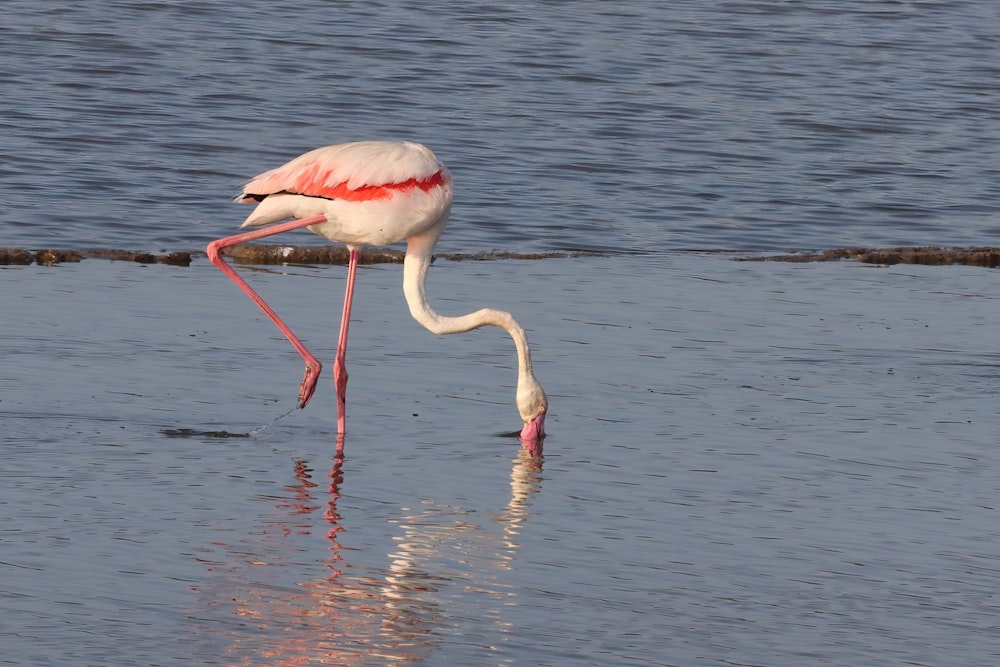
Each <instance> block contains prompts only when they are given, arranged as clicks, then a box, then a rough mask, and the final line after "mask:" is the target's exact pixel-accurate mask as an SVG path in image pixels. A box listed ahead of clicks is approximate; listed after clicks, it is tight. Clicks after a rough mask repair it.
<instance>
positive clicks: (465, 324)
mask: <svg viewBox="0 0 1000 667" xmlns="http://www.w3.org/2000/svg"><path fill="white" fill-rule="evenodd" d="M439 233H440V232H439V231H437V230H431V231H430V232H427V233H425V234H418V235H416V236H412V237H410V238H409V239H408V241H407V247H406V258H405V259H404V260H403V293H404V294H405V295H406V303H407V304H408V305H409V306H410V314H411V315H412V316H413V319H415V320H416V321H417V322H420V324H422V325H423V326H424V327H425V328H426V329H427V330H428V331H431V332H432V333H436V334H453V333H462V332H465V331H471V330H472V329H478V328H479V327H484V326H495V327H500V328H501V329H504V330H505V331H506V332H507V333H509V334H510V337H511V338H513V339H514V347H516V348H517V367H518V383H519V384H520V383H521V382H522V381H524V380H528V381H529V382H531V383H533V384H537V383H536V382H535V380H534V376H533V375H532V371H531V351H530V350H529V349H528V337H527V335H526V334H525V333H524V329H523V328H522V327H521V325H520V324H518V323H517V320H515V319H514V317H513V316H512V315H511V314H510V313H506V312H504V311H502V310H494V309H492V308H483V309H482V310H477V311H475V312H474V313H469V314H468V315H462V316H461V317H446V316H444V315H439V314H438V313H436V312H435V311H434V309H433V308H431V307H430V304H428V303H427V292H426V290H425V285H426V282H427V269H428V268H429V267H430V265H431V256H432V254H433V252H434V246H435V245H436V243H437V239H438V235H439Z"/></svg>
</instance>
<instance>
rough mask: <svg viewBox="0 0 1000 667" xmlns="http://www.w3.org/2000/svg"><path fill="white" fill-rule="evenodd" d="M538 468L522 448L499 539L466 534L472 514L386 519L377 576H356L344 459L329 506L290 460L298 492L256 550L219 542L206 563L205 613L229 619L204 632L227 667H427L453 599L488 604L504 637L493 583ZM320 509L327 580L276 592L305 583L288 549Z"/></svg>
mask: <svg viewBox="0 0 1000 667" xmlns="http://www.w3.org/2000/svg"><path fill="white" fill-rule="evenodd" d="M541 463H542V460H541V456H540V452H538V451H529V450H527V449H522V450H521V451H520V453H519V455H518V457H517V458H516V459H515V460H514V461H513V468H512V470H511V477H510V487H511V499H510V501H509V502H508V503H507V505H506V507H505V508H504V509H503V510H501V511H500V512H499V513H497V514H496V515H495V516H494V519H495V520H496V521H497V523H498V524H499V525H500V527H501V529H502V533H501V534H500V535H497V534H496V533H492V532H490V531H489V530H488V527H487V528H484V527H482V526H479V525H476V524H475V523H472V522H471V521H470V520H469V512H468V511H467V510H464V509H462V508H457V507H451V506H445V505H440V504H436V503H434V502H432V501H429V500H425V501H422V503H421V506H420V507H418V508H417V509H413V510H408V509H404V510H403V511H404V514H403V516H401V517H400V518H398V519H393V520H390V523H391V524H395V526H397V530H398V534H397V535H395V536H394V537H393V540H394V541H395V542H396V545H395V548H394V550H393V551H392V552H391V553H389V554H388V559H389V561H388V565H387V567H386V569H385V571H384V573H383V574H382V575H381V576H362V575H359V574H355V572H356V571H357V569H358V568H356V567H355V568H352V566H351V565H350V564H347V563H345V562H344V559H343V553H342V552H343V550H344V547H343V545H342V544H341V541H340V540H341V538H342V537H343V532H344V527H343V526H342V525H341V520H342V518H341V515H340V514H339V512H338V510H337V501H338V500H339V499H340V493H341V485H342V484H343V480H344V475H343V471H342V464H343V459H342V457H339V456H338V457H336V458H335V459H334V462H333V467H332V470H331V471H330V473H329V475H328V478H329V481H330V483H329V486H328V488H327V495H328V497H326V498H323V497H321V494H322V492H321V491H320V490H319V486H318V484H317V483H316V482H314V481H313V479H312V470H311V469H310V468H309V466H308V464H307V463H306V462H305V461H297V462H296V463H295V469H294V473H295V480H296V481H295V483H293V484H291V485H289V486H286V487H285V488H284V491H285V495H282V496H280V497H278V496H276V497H274V498H272V501H273V502H274V505H275V507H276V508H277V509H278V510H279V511H280V517H279V520H278V521H273V522H271V523H268V524H266V526H265V527H264V529H263V530H261V531H259V532H254V533H253V534H252V535H251V537H252V538H253V542H254V546H253V547H251V546H249V545H248V543H249V542H250V541H251V540H250V539H248V538H244V539H243V540H241V541H240V542H239V543H236V544H229V543H223V542H216V543H214V544H215V545H216V546H219V547H221V548H223V549H224V550H225V554H226V559H225V560H224V562H215V563H212V564H213V567H212V568H211V570H212V571H213V572H214V573H216V575H217V579H215V580H213V581H212V582H211V583H212V584H213V586H212V589H209V588H207V587H199V588H198V591H199V593H200V594H201V596H202V598H203V599H202V600H201V602H202V607H203V608H205V607H207V608H208V609H209V610H215V611H216V612H223V613H224V612H225V610H227V609H229V610H230V611H231V614H232V615H231V616H230V619H231V620H230V621H229V622H226V621H225V620H222V621H219V619H214V620H216V621H217V622H215V623H211V624H207V627H208V628H210V629H211V630H212V631H213V632H214V633H215V634H216V635H218V634H220V633H221V635H222V636H224V637H225V641H226V643H227V644H229V653H230V655H231V656H232V658H233V659H234V662H233V663H232V664H244V665H252V664H268V665H305V664H314V665H352V664H359V663H363V662H365V661H366V660H369V659H371V658H378V659H381V660H384V661H386V662H392V663H415V662H423V661H424V660H425V659H427V658H428V656H430V655H431V654H432V653H433V651H434V649H435V648H436V646H437V645H438V644H439V643H440V642H441V641H442V636H444V635H445V633H444V632H443V629H445V628H446V627H447V625H448V618H449V616H448V613H449V611H450V610H451V609H452V606H453V605H451V604H449V600H452V599H454V598H455V596H456V595H458V596H465V595H473V596H487V598H488V599H487V600H486V601H485V603H483V602H477V603H475V607H476V608H482V609H483V610H484V611H483V612H482V613H484V614H485V616H486V617H487V618H489V619H490V620H491V622H493V623H495V624H498V625H499V626H500V627H501V628H502V631H503V630H505V626H506V625H508V624H506V623H504V622H503V620H502V618H501V611H502V609H503V608H509V607H510V606H512V605H515V604H516V601H515V600H514V594H513V592H511V591H510V590H509V589H507V588H506V587H505V586H504V585H503V584H501V583H500V582H498V581H497V572H498V571H504V570H510V569H511V568H512V567H513V563H514V558H515V554H516V551H517V549H518V548H519V539H520V535H521V531H522V529H523V527H524V525H525V522H526V521H527V519H528V517H529V512H528V507H529V505H530V497H531V496H532V495H533V494H535V493H537V492H538V491H539V489H540V484H541V474H540V473H541ZM320 510H321V511H322V517H323V520H324V523H326V524H327V526H328V529H327V531H326V535H325V537H326V539H327V540H328V541H329V544H328V548H329V554H330V555H329V557H328V558H327V559H325V560H324V565H325V566H326V567H327V568H328V573H327V575H326V576H323V577H320V578H314V579H310V580H307V581H301V582H299V583H295V584H284V583H282V581H281V578H282V577H287V576H291V577H293V578H294V577H295V576H296V572H297V571H298V572H300V576H301V571H302V570H306V569H309V568H310V566H312V565H314V562H315V561H312V562H310V561H309V560H305V562H297V560H296V557H297V556H301V557H302V558H303V559H308V553H307V550H304V549H301V548H299V549H296V548H295V546H294V544H293V542H291V540H294V538H295V537H296V536H308V535H310V534H312V533H313V532H314V526H313V524H312V521H313V520H315V517H316V514H317V512H318V511H320ZM262 553H263V554H267V555H266V556H262V555H261V554H262ZM355 553H356V552H355ZM206 562H209V561H206ZM463 604H468V601H466V602H464V603H463ZM200 629H201V628H200Z"/></svg>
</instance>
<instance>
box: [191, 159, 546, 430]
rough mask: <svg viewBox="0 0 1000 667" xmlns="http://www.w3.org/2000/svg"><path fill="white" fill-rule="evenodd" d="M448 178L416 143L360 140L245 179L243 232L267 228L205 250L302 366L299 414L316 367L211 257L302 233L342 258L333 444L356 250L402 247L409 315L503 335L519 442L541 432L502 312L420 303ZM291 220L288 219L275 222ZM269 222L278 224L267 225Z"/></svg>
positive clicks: (526, 356)
mask: <svg viewBox="0 0 1000 667" xmlns="http://www.w3.org/2000/svg"><path fill="white" fill-rule="evenodd" d="M451 200H452V177H451V173H450V172H449V171H448V169H447V168H446V167H445V166H444V165H443V164H441V162H439V161H438V159H437V157H435V155H434V153H432V152H431V151H430V150H429V149H428V148H426V147H425V146H422V145H420V144H415V143H410V142H395V141H361V142H355V143H347V144H338V145H335V146H326V147H323V148H317V149H315V150H312V151H309V152H308V153H305V154H303V155H300V156H299V157H297V158H295V159H294V160H291V161H290V162H288V163H286V164H285V165H283V166H281V167H278V168H277V169H272V170H270V171H266V172H264V173H263V174H260V175H259V176H257V177H256V178H253V179H251V180H250V181H249V182H248V183H247V184H246V185H245V186H244V187H243V191H242V192H241V193H240V194H239V196H237V197H236V201H238V202H243V203H256V204H257V206H256V208H255V209H254V210H253V213H251V214H250V215H249V216H248V217H247V219H246V220H244V221H243V224H242V225H240V227H241V228H243V227H256V226H260V225H269V224H270V225H271V226H270V227H265V228H262V229H258V230H254V231H249V232H245V233H241V234H236V235H235V236H229V237H226V238H222V239H218V240H216V241H212V242H211V243H209V244H208V248H207V253H208V258H209V259H210V260H211V261H212V263H213V264H215V265H216V266H217V267H218V268H219V269H220V270H221V271H222V272H223V273H225V274H226V275H227V276H228V277H229V278H230V279H231V280H232V281H233V282H234V283H236V284H237V286H239V287H240V289H242V290H243V291H244V292H245V293H246V294H247V296H249V297H250V298H251V299H253V300H254V302H256V303H257V305H258V306H260V308H261V310H263V311H264V313H265V314H267V316H268V317H269V318H270V319H271V320H272V321H273V322H274V323H275V324H276V325H277V326H278V328H279V329H280V330H281V331H282V333H284V335H285V336H286V337H287V338H288V340H289V341H290V342H291V344H292V345H293V346H294V347H295V349H296V350H298V352H299V354H300V355H301V356H302V359H303V360H304V361H305V364H306V369H305V374H304V375H303V377H302V383H301V385H300V386H299V395H298V405H299V407H300V408H304V407H305V406H306V403H308V402H309V399H310V398H311V397H312V395H313V392H314V391H315V389H316V382H317V380H318V378H319V374H320V371H321V369H322V365H321V364H320V362H319V360H318V359H317V358H316V357H315V356H314V355H313V354H312V353H311V352H310V351H309V350H308V349H307V348H306V346H305V345H304V344H303V343H302V341H301V340H299V338H298V337H297V336H296V335H295V334H294V333H293V332H292V330H291V328H289V327H288V325H287V324H285V323H284V322H283V321H282V319H281V318H280V317H278V314H277V313H276V312H275V311H274V310H273V309H272V308H271V307H270V306H269V305H268V304H267V303H266V302H265V301H264V299H263V298H262V297H261V296H260V295H259V294H258V293H257V292H255V291H254V290H253V288H251V287H250V285H249V284H247V282H246V281H245V280H243V279H242V278H241V277H240V276H239V275H238V274H237V273H236V272H235V271H234V270H233V268H232V267H231V266H229V264H228V263H226V261H225V260H223V259H222V257H221V256H220V254H219V253H220V251H221V250H222V249H223V248H227V247H229V246H233V245H236V244H238V243H243V242H246V241H254V240H257V239H260V238H264V237H267V236H273V235H274V234H281V233H283V232H287V231H291V230H293V229H300V228H302V227H305V228H307V229H308V230H309V231H311V232H313V233H314V234H318V235H319V236H322V237H324V238H326V239H328V240H330V241H334V242H337V243H343V244H345V245H346V246H347V249H348V251H349V263H348V270H347V289H346V293H345V296H344V310H343V314H342V316H341V322H340V336H339V338H338V341H337V353H336V357H335V359H334V366H333V377H334V385H335V387H336V392H337V433H338V443H341V444H342V443H343V437H344V434H345V432H346V398H345V396H346V391H347V369H346V350H347V332H348V328H349V326H350V320H351V304H352V302H353V300H354V281H355V275H356V273H357V268H358V251H359V250H360V249H361V248H362V247H363V246H365V245H367V244H372V245H386V244H389V243H396V242H398V241H402V240H404V239H405V240H406V243H407V247H406V257H405V259H404V261H403V293H404V295H405V296H406V302H407V304H408V305H409V308H410V314H411V315H412V316H413V318H414V319H415V320H416V321H417V322H419V323H420V324H422V325H423V326H424V327H425V328H427V329H428V330H429V331H431V332H432V333H435V334H453V333H462V332H465V331H471V330H472V329H478V328H479V327H483V326H496V327H500V328H502V329H504V330H506V331H507V333H508V334H510V336H511V338H512V339H513V340H514V347H515V348H516V349H517V366H518V371H517V390H516V394H515V402H516V404H517V409H518V412H519V413H520V415H521V420H522V421H523V422H524V426H523V428H522V429H521V433H520V438H521V440H522V442H524V443H526V444H533V443H537V442H540V440H541V439H542V438H543V437H544V435H545V414H546V411H547V410H548V399H547V398H546V396H545V392H544V391H543V390H542V387H541V385H540V384H539V383H538V380H536V379H535V375H534V372H533V371H532V366H531V350H530V349H529V347H528V338H527V335H526V334H525V332H524V329H523V328H522V327H521V325H520V324H518V322H517V320H515V319H514V317H513V316H512V315H511V314H510V313H507V312H503V311H500V310H493V309H491V308H484V309H482V310H477V311H475V312H473V313H469V314H468V315H463V316H461V317H446V316H444V315H439V314H438V313H436V312H434V310H433V309H432V308H431V307H430V305H429V304H428V303H427V293H426V290H425V284H426V281H427V269H428V268H429V267H430V264H431V255H432V253H433V251H434V246H435V245H436V244H437V240H438V238H439V237H440V236H441V232H442V231H444V227H445V224H446V222H447V220H448V214H449V212H450V210H451ZM288 218H294V219H293V220H291V221H288V222H281V221H283V220H287V219H288ZM272 223H279V224H272Z"/></svg>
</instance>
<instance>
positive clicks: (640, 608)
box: [0, 254, 1000, 665]
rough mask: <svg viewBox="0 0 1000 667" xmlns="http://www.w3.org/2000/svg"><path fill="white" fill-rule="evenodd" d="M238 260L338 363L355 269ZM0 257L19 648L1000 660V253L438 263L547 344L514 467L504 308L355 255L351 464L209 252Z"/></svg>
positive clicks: (540, 658) (66, 658)
mask: <svg viewBox="0 0 1000 667" xmlns="http://www.w3.org/2000/svg"><path fill="white" fill-rule="evenodd" d="M242 270H243V271H244V272H247V273H249V274H251V275H250V280H251V281H252V282H253V283H254V285H256V286H258V287H260V289H261V291H262V292H263V293H264V295H265V296H266V297H267V298H269V299H270V300H271V301H272V303H273V304H274V305H275V306H276V307H277V308H278V310H279V312H281V313H282V314H283V315H285V316H287V319H288V320H289V322H290V323H292V325H293V326H294V327H295V328H296V330H297V331H298V332H299V333H300V334H302V335H303V337H304V338H305V339H306V341H307V342H308V343H309V344H310V345H311V346H313V347H314V348H315V350H316V351H317V352H319V353H320V356H321V357H322V358H323V359H330V358H331V357H332V344H333V340H334V331H333V328H334V327H335V326H336V324H337V321H336V318H337V317H338V316H339V300H340V296H341V295H340V292H341V288H342V286H343V277H344V271H343V268H342V267H324V268H284V269H272V270H266V271H263V270H262V271H252V270H250V269H246V268H244V269H242ZM0 278H2V281H3V284H4V287H5V288H4V289H3V290H0V307H2V309H3V312H5V313H8V314H9V315H10V314H16V317H8V319H7V320H6V323H5V326H4V327H3V330H2V331H0V356H2V359H3V367H4V369H5V372H4V373H3V376H2V378H0V419H2V421H3V424H4V429H3V435H2V436H0V447H2V449H3V452H4V456H3V458H2V462H0V474H2V477H3V479H2V482H0V514H2V521H3V526H4V527H3V531H2V532H0V541H2V547H0V553H2V554H3V556H2V558H0V561H2V564H0V596H2V599H3V609H4V615H3V622H2V626H0V644H2V645H3V648H4V651H3V653H4V658H3V660H5V661H7V662H10V663H12V664H22V665H43V664H52V663H54V662H61V663H72V664H79V665H104V664H157V665H181V664H205V665H211V664H227V665H229V664H248V665H273V664H291V663H296V664H338V665H341V664H361V665H381V664H388V663H395V662H418V663H424V664H433V665H467V664H532V665H608V664H622V665H626V664H627V665H695V664H697V665H731V664H749V665H765V664H766V665H801V664H803V663H805V662H808V663H810V664H841V665H857V664H873V663H876V662H877V663H879V664H918V665H939V664H962V665H993V664H996V662H997V660H998V657H1000V639H998V637H1000V633H997V630H998V626H997V620H996V619H997V618H998V613H1000V609H998V606H997V601H996V596H995V591H996V589H997V585H998V578H1000V555H998V554H997V551H996V548H995V544H996V542H997V538H998V530H997V522H996V516H995V515H996V505H995V498H996V495H997V490H998V488H997V487H998V484H997V479H998V470H1000V457H998V454H997V448H996V424H997V419H998V408H997V401H996V398H997V396H996V388H995V375H996V367H997V365H998V364H1000V350H998V348H997V346H996V336H995V331H996V330H997V327H998V325H1000V322H998V320H1000V315H998V309H997V308H995V307H994V304H995V300H996V297H995V294H996V293H997V292H998V289H997V288H998V285H997V282H998V281H1000V273H997V272H995V271H990V270H984V269H976V268H965V267H915V266H897V267H892V268H880V267H872V266H865V265H860V264H854V263H831V264H801V265H799V264H796V265H790V264H780V263H742V262H733V261H731V260H730V258H729V257H728V256H726V255H720V254H709V255H705V254H670V255H665V256H659V257H639V258H633V259H631V260H630V261H628V262H623V261H622V260H621V259H618V258H572V259H562V260H554V259H552V260H543V261H534V262H521V261H508V262H488V263H474V262H438V263H436V264H435V265H434V267H433V269H432V271H431V279H430V280H431V282H430V288H429V293H430V296H431V299H432V302H433V303H435V304H436V305H437V307H438V308H439V310H441V311H442V312H445V313H450V314H457V313H460V312H465V311H467V310H471V309H473V308H474V307H478V306H480V305H482V304H487V303H489V304H492V305H494V306H497V307H502V308H508V309H510V310H512V311H514V312H515V313H516V314H517V316H518V317H519V318H520V319H521V321H522V322H523V323H524V324H525V326H526V327H527V328H528V330H529V335H530V337H531V342H532V344H533V346H534V348H535V356H536V364H537V371H538V374H539V378H540V380H541V381H542V382H543V383H544V385H545V387H546V389H547V391H548V392H549V395H550V397H551V401H552V414H551V417H550V420H549V424H548V426H549V431H550V436H549V438H548V439H547V440H546V443H545V448H544V453H543V457H542V458H538V459H532V458H530V457H528V456H526V455H525V454H524V453H522V452H521V450H520V447H519V445H518V443H517V441H516V439H515V438H513V437H510V436H509V435H504V434H505V433H507V432H509V431H511V430H512V429H514V428H516V427H517V421H518V420H517V415H516V411H515V410H514V407H513V400H512V383H513V379H514V378H513V371H512V369H511V364H512V363H513V361H514V359H513V353H512V350H511V345H510V343H509V341H508V340H507V339H506V338H505V336H504V335H503V334H502V332H498V331H494V330H487V331H477V332H470V333H468V334H462V335H458V336H448V337H436V336H432V335H430V334H428V333H427V332H425V331H423V330H422V329H420V328H419V326H418V325H417V324H415V323H414V322H412V321H411V320H410V319H409V316H408V315H407V313H406V309H405V305H404V303H403V299H402V295H401V291H400V289H399V282H400V278H401V276H400V270H399V267H398V266H372V267H363V268H362V270H361V273H360V283H359V286H358V292H357V295H356V298H357V304H356V307H355V313H356V319H355V320H354V323H353V325H352V329H351V333H352V342H351V346H350V350H349V369H350V372H351V381H350V388H349V392H348V404H349V414H348V420H349V421H348V427H349V431H350V432H349V434H348V440H347V452H346V453H347V456H346V459H345V460H343V461H342V462H337V461H335V460H334V458H333V453H334V437H335V428H336V427H335V417H334V407H333V396H332V388H331V387H330V384H332V383H331V382H330V380H329V378H327V379H326V380H324V381H322V382H321V385H320V389H319V391H318V392H317V395H316V397H315V398H314V399H313V403H312V404H311V405H310V406H309V407H308V408H307V409H305V410H294V411H293V412H292V413H291V414H289V415H288V416H286V417H284V418H282V419H279V420H278V421H277V422H274V420H275V419H276V418H277V417H279V416H280V415H281V414H282V413H284V412H285V411H286V410H288V409H290V408H292V407H293V406H294V401H295V392H296V390H297V386H298V381H299V379H300V371H301V362H300V361H299V359H298V357H297V355H296V354H295V352H294V351H293V350H292V348H291V347H290V346H289V345H288V344H287V342H285V341H284V340H283V339H282V338H281V337H280V335H279V334H278V333H277V331H276V330H275V329H274V328H273V326H272V325H271V324H270V322H268V321H267V320H266V319H265V318H264V317H263V316H261V315H260V314H259V313H258V312H257V311H256V310H255V307H254V306H253V304H251V303H250V302H249V301H248V300H247V299H245V298H244V297H243V296H242V295H241V294H240V293H239V291H238V290H236V288H235V287H233V286H232V285H230V284H229V283H228V281H226V280H225V279H224V277H223V276H221V275H219V274H218V272H217V271H216V270H215V269H214V267H212V266H211V265H209V264H208V263H207V262H206V261H204V260H201V261H198V262H195V264H193V265H192V266H191V267H189V268H183V267H170V266H150V267H143V266H139V265H135V264H132V263H125V262H122V263H116V262H104V261H99V260H87V261H85V262H83V263H80V264H75V265H62V266H59V267H53V268H46V267H37V266H29V267H16V268H7V269H4V270H3V271H2V273H0ZM324 281H325V282H324ZM497 285H503V286H504V287H503V289H497ZM262 426H263V427H265V428H260V427H262ZM220 431H225V432H229V433H231V434H234V435H239V434H250V433H251V432H253V433H252V434H251V435H250V437H229V438H221V437H212V436H210V435H197V433H198V432H202V433H205V432H211V433H217V432H220ZM183 433H189V434H190V433H194V434H192V435H188V436H187V437H181V435H182V434H183Z"/></svg>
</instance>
